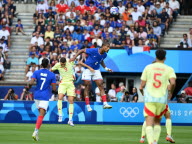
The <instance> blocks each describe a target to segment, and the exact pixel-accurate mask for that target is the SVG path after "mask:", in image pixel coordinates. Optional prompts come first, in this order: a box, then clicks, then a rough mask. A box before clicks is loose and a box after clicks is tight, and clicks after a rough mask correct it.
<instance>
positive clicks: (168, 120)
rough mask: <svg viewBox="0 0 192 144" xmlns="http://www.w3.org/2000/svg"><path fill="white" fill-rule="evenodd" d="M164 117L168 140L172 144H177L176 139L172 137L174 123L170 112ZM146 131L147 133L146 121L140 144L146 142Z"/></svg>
mask: <svg viewBox="0 0 192 144" xmlns="http://www.w3.org/2000/svg"><path fill="white" fill-rule="evenodd" d="M168 109H169V108H168ZM164 116H165V118H166V124H165V126H166V130H167V137H166V140H167V141H169V142H170V143H175V141H174V139H173V138H172V136H171V133H172V122H171V114H170V110H168V111H167V112H166V113H165V114H164ZM145 131H146V121H144V123H143V126H142V133H141V139H140V143H144V142H145V136H146V132H145Z"/></svg>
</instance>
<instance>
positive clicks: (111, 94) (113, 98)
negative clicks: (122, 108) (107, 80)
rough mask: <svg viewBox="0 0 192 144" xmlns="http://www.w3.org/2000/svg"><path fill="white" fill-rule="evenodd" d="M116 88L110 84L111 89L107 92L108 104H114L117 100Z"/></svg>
mask: <svg viewBox="0 0 192 144" xmlns="http://www.w3.org/2000/svg"><path fill="white" fill-rule="evenodd" d="M115 89H116V86H115V84H113V83H112V84H111V89H110V90H109V91H108V96H109V99H110V102H116V101H117V98H116V91H115Z"/></svg>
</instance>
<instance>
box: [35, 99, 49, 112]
mask: <svg viewBox="0 0 192 144" xmlns="http://www.w3.org/2000/svg"><path fill="white" fill-rule="evenodd" d="M35 104H36V107H37V108H38V109H40V108H42V109H44V110H46V111H47V108H48V106H49V101H44V100H35Z"/></svg>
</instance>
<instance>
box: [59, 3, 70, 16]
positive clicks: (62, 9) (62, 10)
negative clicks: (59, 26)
mask: <svg viewBox="0 0 192 144" xmlns="http://www.w3.org/2000/svg"><path fill="white" fill-rule="evenodd" d="M68 9H69V7H68V5H67V4H64V0H60V2H59V4H57V5H56V11H57V13H58V14H60V13H65V12H66V11H67V10H68Z"/></svg>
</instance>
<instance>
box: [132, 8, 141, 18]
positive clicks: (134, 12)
mask: <svg viewBox="0 0 192 144" xmlns="http://www.w3.org/2000/svg"><path fill="white" fill-rule="evenodd" d="M131 15H132V17H133V21H137V20H138V19H139V16H142V13H141V12H138V11H137V7H134V11H133V12H132V13H131Z"/></svg>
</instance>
